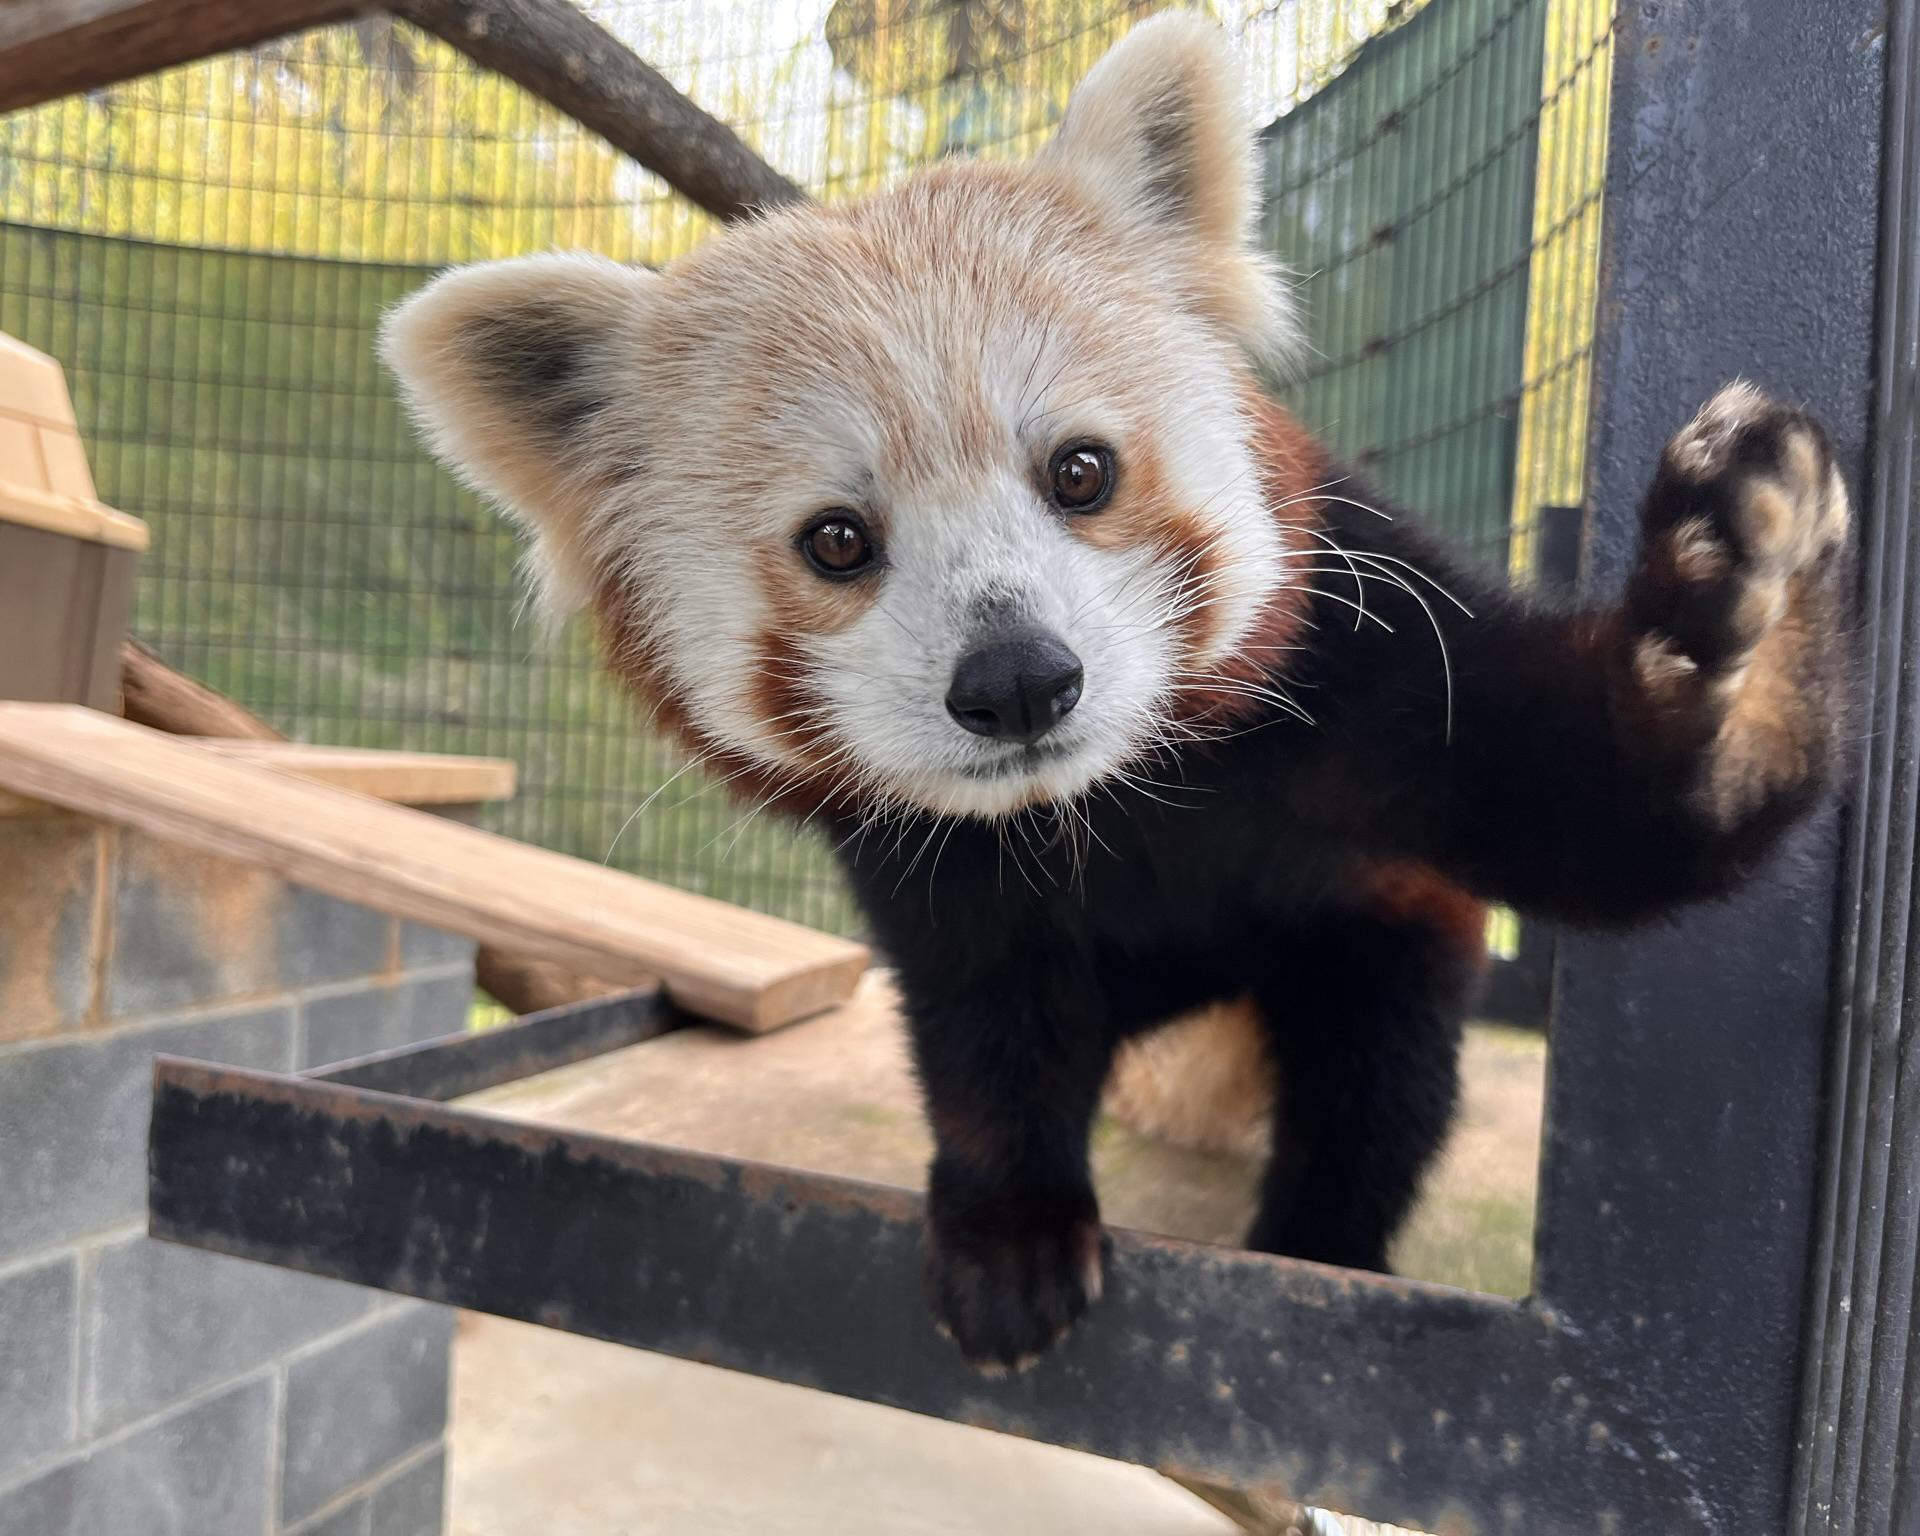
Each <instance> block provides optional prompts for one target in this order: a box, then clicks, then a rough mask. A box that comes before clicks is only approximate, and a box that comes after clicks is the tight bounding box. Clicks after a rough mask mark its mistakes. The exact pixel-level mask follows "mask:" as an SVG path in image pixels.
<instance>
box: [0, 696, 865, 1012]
mask: <svg viewBox="0 0 1920 1536" xmlns="http://www.w3.org/2000/svg"><path fill="white" fill-rule="evenodd" d="M0 790H10V791H12V792H13V793H15V794H17V795H24V796H26V797H28V798H31V799H35V800H44V801H48V802H51V803H52V804H55V805H59V806H64V807H65V808H67V809H68V810H73V811H80V812H83V813H84V814H86V815H89V816H97V817H101V818H104V819H107V820H111V821H118V822H123V823H125V824H126V825H128V826H132V827H137V828H139V829H140V830H141V831H143V832H147V833H149V834H151V835H153V836H155V837H161V838H167V839H171V840H173V841H175V842H180V843H184V844H186V845H188V846H190V847H193V848H198V849H200V850H201V851H203V852H206V853H211V854H215V855H217V856H220V857H223V858H230V859H239V860H243V861H245V862H248V863H252V864H257V865H260V866H262V867H264V868H267V869H270V870H272V871H273V872H274V873H275V874H277V875H280V876H281V877H282V878H284V879H287V880H291V881H293V882H294V883H295V884H298V885H304V886H308V887H310V888H311V889H313V890H317V891H320V892H323V893H324V894H326V895H329V896H335V897H338V898H340V899H341V900H343V901H352V902H357V903H359V904H360V905H362V906H368V907H372V908H375V909H376V910H378V911H382V912H390V913H393V914H395V915H396V916H399V917H405V918H410V919H412V920H413V921H415V922H420V923H426V924H428V925H430V926H432V927H435V928H440V929H444V930H446V931H447V932H450V933H459V934H464V935H466V936H467V937H469V938H473V939H477V940H479V941H481V942H482V943H491V944H502V945H507V946H509V947H513V948H518V949H525V950H531V951H533V952H534V953H536V954H541V955H545V956H550V957H551V958H553V959H554V960H556V961H558V962H560V963H562V964H565V965H570V966H575V967H578V968H579V969H580V970H582V971H585V972H587V973H589V974H590V975H594V976H602V977H605V978H606V979H607V980H609V981H614V982H630V983H632V984H634V985H640V984H643V983H644V982H645V981H647V980H650V979H651V978H654V977H658V978H659V979H660V980H661V981H662V982H664V983H665V985H666V988H667V992H668V995H669V996H670V997H672V998H673V1000H674V1001H675V1002H676V1003H678V1004H679V1005H680V1006H681V1007H683V1008H685V1009H687V1010H688V1011H689V1012H691V1013H697V1014H700V1015H702V1016H704V1017H706V1018H710V1019H718V1020H719V1021H721V1022H722V1023H726V1024H732V1025H734V1026H736V1027H738V1028H741V1029H746V1030H751V1031H754V1032H755V1033H759V1032H762V1031H765V1030H769V1029H776V1028H778V1027H779V1026H781V1025H782V1024H789V1023H792V1022H793V1021H794V1020H796V1019H800V1018H805V1017H806V1016H807V1015H808V1014H812V1013H817V1012H819V1011H820V1010H821V1009H823V1008H828V1007H831V1006H833V1005H834V1004H835V1003H839V1002H844V1001H845V1000H846V998H847V997H848V996H849V995H850V994H851V993H852V991H853V987H854V984H855V982H857V981H858V980H859V977H860V974H861V972H862V971H864V970H865V969H866V965H867V951H866V949H865V947H864V946H862V945H859V944H855V943H852V942H851V941H849V940H846V939H840V938H835V937H833V936H832V935H830V934H824V933H816V932H814V931H813V930H812V929H810V928H802V927H800V926H799V925H798V924H797V923H788V922H783V921H781V920H780V919H778V918H773V917H767V916H765V915H764V914H762V913H758V912H750V911H747V910H746V909H745V908H742V907H735V906H730V905H728V904H727V903H726V902H722V901H715V900H713V899H712V898H710V897H706V896H695V895H692V894H689V893H688V892H685V891H677V890H674V889H672V888H671V887H669V886H664V885H656V884H654V883H653V882H652V881H648V880H641V879H638V878H636V877H635V876H632V875H626V874H622V873H620V872H619V871H617V870H612V869H607V868H604V867H603V866H601V865H598V864H589V863H586V862H585V861H584V860H580V859H571V858H568V857H567V856H566V855H564V854H558V853H551V852H549V851H547V850H546V849H543V848H533V847H530V846H528V845H527V844H525V843H516V842H513V841H512V840H510V839H508V838H504V837H495V836H494V835H493V834H492V833H489V832H482V831H479V830H478V829H477V828H474V827H466V826H461V825H460V824H459V823H457V822H453V821H449V820H447V819H446V818H444V817H440V816H435V815H432V814H431V813H429V812H425V811H415V810H409V809H407V808H405V807H403V806H397V805H386V804H383V803H382V802H380V801H378V800H370V799H368V798H367V797H365V796H364V795H358V794H355V793H353V792H352V791H350V790H344V789H336V788H334V787H332V786H331V785H326V784H314V783H309V782H307V781H305V780H302V779H296V778H293V777H292V776H290V775H288V774H284V773H276V772H274V771H273V770H271V769H268V768H261V767H257V766H255V765H254V764H251V763H244V762H235V761H232V760H231V759H229V758H226V757H223V756H221V755H219V754H217V753H214V752H210V751H208V750H207V749H206V748H204V747H201V746H196V745H194V744H193V743H192V742H189V741H183V740H181V739H180V738H179V737H174V736H166V735H163V734H161V733H160V732H158V731H150V730H147V729H145V728H144V727H142V726H137V725H130V724H128V723H127V722H126V721H124V720H116V719H114V718H113V717H112V716H110V715H103V714H99V713H97V712H96V711H93V710H90V709H82V708H80V707H78V706H75V705H64V704H17V703H6V704H0Z"/></svg>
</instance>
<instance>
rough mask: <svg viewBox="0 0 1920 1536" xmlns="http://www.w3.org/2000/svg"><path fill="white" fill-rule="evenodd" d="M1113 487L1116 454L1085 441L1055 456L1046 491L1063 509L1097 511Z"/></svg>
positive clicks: (1067, 510)
mask: <svg viewBox="0 0 1920 1536" xmlns="http://www.w3.org/2000/svg"><path fill="white" fill-rule="evenodd" d="M1112 489H1113V454H1112V453H1111V452H1109V451H1108V450H1107V449H1105V448H1098V447H1094V446H1093V445H1091V444H1087V443H1082V444H1080V445H1079V446H1078V447H1074V448H1063V449H1061V450H1060V452H1058V453H1056V454H1055V455H1054V456H1053V464H1052V467H1051V468H1049V469H1048V471H1047V494H1048V495H1049V496H1051V497H1052V498H1053V504H1054V505H1055V506H1056V507H1058V508H1060V510H1061V511H1063V512H1096V511H1098V510H1099V509H1100V507H1101V506H1102V505H1103V504H1104V503H1105V501H1106V499H1107V495H1108V493H1109V492H1110V491H1112Z"/></svg>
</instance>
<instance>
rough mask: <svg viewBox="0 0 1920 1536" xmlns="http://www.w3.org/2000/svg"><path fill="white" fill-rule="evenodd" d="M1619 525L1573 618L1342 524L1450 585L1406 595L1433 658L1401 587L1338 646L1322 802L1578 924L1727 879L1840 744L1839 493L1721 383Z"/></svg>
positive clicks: (1804, 793)
mask: <svg viewBox="0 0 1920 1536" xmlns="http://www.w3.org/2000/svg"><path fill="white" fill-rule="evenodd" d="M1640 522H1641V528H1640V549H1639V552H1638V555H1637V557H1636V560H1635V564H1634V568H1633V571H1632V573H1631V574H1630V576H1629V577H1628V581H1627V587H1626V591H1625V593H1624V595H1623V596H1622V598H1621V601H1620V602H1619V604H1618V605H1617V606H1616V607H1614V608H1612V609H1611V610H1603V611H1594V610H1587V611H1584V612H1580V613H1572V614H1554V613H1543V612H1541V611H1539V610H1538V609H1536V608H1534V607H1532V606H1531V605H1529V604H1528V603H1526V602H1524V601H1521V600H1518V599H1515V598H1513V597H1511V596H1509V595H1508V594H1506V593H1503V592H1499V591H1495V590H1488V589H1486V588H1480V589H1477V590H1476V589H1475V588H1473V587H1472V586H1470V585H1469V584H1468V583H1469V582H1470V580H1471V578H1468V580H1467V581H1459V580H1456V573H1454V572H1452V571H1450V570H1448V569H1447V566H1446V561H1445V559H1444V556H1441V555H1439V554H1438V552H1437V551H1434V550H1433V549H1432V548H1431V547H1430V546H1425V545H1423V544H1420V543H1418V542H1416V541H1414V540H1413V539H1411V538H1410V537H1409V536H1408V535H1407V534H1406V533H1404V532H1403V531H1402V530H1399V529H1396V528H1390V527H1389V528H1384V529H1383V530H1382V531H1380V532H1375V531H1374V530H1373V529H1370V528H1368V527H1366V526H1364V525H1360V526H1358V527H1357V528H1356V529H1355V530H1354V532H1353V534H1352V535H1350V536H1349V537H1350V538H1351V539H1352V541H1353V542H1354V543H1355V544H1356V545H1359V543H1360V541H1361V540H1362V539H1368V538H1371V539H1372V540H1373V547H1375V548H1378V549H1382V550H1387V551H1388V552H1389V553H1392V554H1394V555H1395V556H1396V557H1397V558H1399V559H1400V562H1401V567H1403V568H1416V567H1417V568H1418V569H1419V570H1421V571H1424V572H1429V573H1432V572H1439V573H1440V576H1443V577H1445V578H1446V580H1445V585H1446V586H1447V587H1448V589H1449V590H1465V591H1466V592H1467V593H1468V595H1469V598H1470V601H1469V602H1468V603H1467V604H1465V605H1464V606H1463V608H1462V609H1456V610H1449V609H1448V608H1447V607H1446V606H1445V605H1444V604H1441V603H1439V602H1437V601H1436V602H1434V603H1432V604H1430V605H1429V606H1430V607H1431V608H1432V610H1433V613H1434V616H1435V625H1436V627H1437V628H1439V629H1441V630H1443V631H1444V642H1445V651H1444V659H1442V658H1440V657H1438V656H1435V655H1431V654H1429V653H1430V652H1432V651H1433V650H1434V649H1435V648H1433V647H1423V646H1422V645H1421V644H1420V643H1419V642H1420V640H1421V639H1422V638H1423V636H1422V624H1423V622H1424V620H1425V615H1424V614H1423V613H1422V612H1421V611H1420V610H1419V609H1417V608H1415V607H1414V603H1413V599H1412V598H1411V597H1409V596H1408V595H1406V594H1405V593H1403V592H1390V593H1387V594H1385V600H1384V601H1383V602H1382V603H1381V605H1380V606H1381V607H1382V608H1383V609H1384V610H1385V611H1386V617H1387V618H1388V620H1389V621H1390V622H1391V623H1392V625H1393V629H1394V632H1393V633H1392V634H1388V635H1374V634H1372V633H1371V632H1369V633H1368V634H1365V635H1356V636H1353V637H1351V638H1350V639H1349V641H1348V642H1347V652H1348V654H1346V655H1345V656H1344V657H1343V659H1342V660H1341V662H1340V666H1341V669H1342V670H1341V671H1340V672H1339V673H1338V674H1337V675H1336V676H1335V678H1334V680H1333V686H1331V687H1330V688H1328V689H1326V690H1324V691H1325V692H1326V693H1327V694H1329V695H1330V696H1331V697H1333V698H1335V699H1350V700H1351V705H1350V707H1349V708H1348V710H1347V713H1346V716H1345V718H1344V720H1342V721H1340V722H1338V725H1339V727H1340V728H1339V729H1336V730H1334V731H1330V732H1328V733H1327V736H1326V740H1327V743H1328V756H1327V758H1326V760H1325V762H1324V763H1323V765H1322V769H1323V779H1322V780H1321V782H1322V783H1324V784H1326V785H1328V786H1331V791H1330V793H1328V795H1327V802H1326V803H1328V804H1329V805H1336V806H1339V807H1341V808H1342V809H1344V811H1345V812H1346V813H1347V815H1348V816H1349V818H1350V819H1351V821H1352V822H1353V824H1354V825H1356V826H1359V827H1361V828H1362V830H1363V832H1365V833H1366V834H1368V835H1370V836H1378V837H1379V838H1380V840H1381V841H1382V842H1384V843H1385V844H1386V845H1387V847H1388V848H1389V849H1391V850H1392V851H1394V852H1398V853H1403V854H1415V855H1418V856H1419V857H1421V858H1424V859H1427V860H1428V861H1430V862H1431V863H1433V864H1434V865H1435V866H1436V867H1438V868H1439V869H1441V870H1442V871H1443V872H1445V873H1446V874H1447V875H1448V876H1449V877H1451V878H1453V879H1454V880H1456V881H1458V882H1459V883H1460V884H1462V885H1463V886H1465V887H1466V888H1468V889H1469V890H1471V891H1473V892H1474V893H1475V894H1476V895H1479V896H1482V897H1487V898H1491V899H1495V900H1501V901H1506V902H1509V903H1511V904H1512V905H1514V906H1515V907H1517V908H1520V909H1521V910H1523V911H1527V912H1532V913H1536V914H1539V915H1543V916H1552V917H1557V918H1561V919H1564V920H1568V921H1572V922H1576V923H1603V924H1614V923H1622V922H1633V921H1640V920H1643V919H1645V918H1647V917H1650V916H1653V915H1655V914H1657V913H1659V912H1661V911H1664V910H1668V909H1670V908H1672V907H1673V906H1675V905H1676V904H1678V903H1680V902H1684V901H1689V900H1697V899H1700V898H1702V897H1710V896H1716V895H1721V894H1724V893H1726V892H1728V891H1730V890H1732V889H1733V888H1734V887H1735V886H1736V885H1737V884H1738V883H1739V882H1740V880H1742V879H1744V878H1746V877H1747V876H1748V875H1750V874H1751V873H1752V872H1753V870H1754V869H1755V868H1757V866H1758V863H1759V861H1760V859H1761V858H1762V857H1763V856H1764V855H1765V854H1766V852H1767V851H1768V850H1769V849H1770V848H1771V847H1772V846H1773V845H1774V844H1775V842H1776V841H1777V840H1778V838H1779V837H1780V836H1781V834H1782V833H1784V832H1785V830H1786V829H1787V828H1788V827H1789V826H1790V825H1791V824H1792V823H1793V822H1794V821H1795V820H1796V819H1798V818H1799V817H1800V816H1802V815H1804V814H1805V813H1806V811H1807V810H1808V809H1809V808H1810V807H1811V806H1812V805H1813V804H1814V803H1815V802H1816V801H1817V800H1818V799H1819V797H1820V796H1821V795H1822V794H1823V793H1824V792H1825V791H1826V790H1827V789H1828V788H1829V787H1830V785H1831V784H1832V782H1833V780H1834V777H1835V775H1836V772H1837V769H1838V765H1839V761H1840V758H1841V754H1842V733H1843V727H1844V721H1845V718H1846V710H1847V695H1848V685H1849V672H1850V665H1851V662H1850V655H1851V648H1850V642H1849V625H1850V614H1851V603H1852V592H1851V587H1852V567H1851V561H1850V559H1849V557H1848V525H1849V512H1848V504H1847V495H1846V490H1845V487H1844V486H1843V484H1842V483H1841V479H1840V476H1839V473H1838V471H1837V469H1836V468H1835V465H1834V461H1833V457H1832V454H1831V452H1830V450H1829V448H1828V446H1827V442H1826V438H1825V435H1824V434H1823V433H1822V432H1821V430H1820V428H1819V426H1818V424H1817V423H1815V422H1814V421H1813V420H1812V419H1811V418H1810V417H1808V416H1807V415H1806V414H1805V413H1803V412H1800V411H1797V410H1793V409H1791V408H1788V407H1783V406H1778V405H1775V404H1773V403H1771V402H1769V401H1768V400H1767V399H1766V398H1765V397H1764V396H1762V395H1761V394H1760V393H1759V392H1758V391H1757V390H1755V389H1753V388H1752V387H1751V386H1748V385H1744V384H1735V385H1729V386H1728V387H1726V388H1725V389H1722V390H1721V391H1720V392H1719V393H1718V394H1717V395H1715V396H1714V397H1713V399H1712V400H1710V401H1708V403H1707V404H1706V405H1705V406H1703V407H1702V408H1701V410H1700V412H1699V414H1698V415H1697V416H1695V418H1694V419H1693V421H1692V422H1690V423H1689V424H1688V425H1687V426H1686V427H1685V428H1683V429H1682V430H1681V431H1680V432H1678V433H1677V434H1675V436H1674V437H1673V439H1672V440H1671V441H1670V442H1669V443H1668V444H1667V446H1666V449H1665V451H1664V452H1663V454H1662V455H1661V459H1660V465H1659V468H1658V470H1657V471H1656V473H1655V476H1654V480H1653V484H1652V485H1651V487H1650V488H1649V489H1648V492H1647V496H1646V499H1645V500H1644V502H1643V503H1642V507H1641V518H1640ZM1393 541H1403V543H1404V548H1402V547H1400V545H1398V544H1395V543H1394V542H1393ZM1436 579H1438V578H1436ZM1464 607H1470V608H1471V609H1472V610H1473V611H1472V613H1471V614H1468V613H1467V612H1465V611H1464ZM1409 636H1411V637H1412V639H1411V640H1409V639H1408V638H1407V637H1409ZM1410 699H1412V700H1416V701H1418V702H1417V703H1416V704H1415V705H1412V706H1410V705H1409V704H1408V703H1407V701H1408V700H1410ZM1442 719H1444V720H1445V721H1446V724H1445V725H1444V726H1442V725H1441V724H1439V723H1437V722H1439V721H1441V720H1442ZM1342 743H1348V744H1357V750H1355V749H1353V748H1352V747H1348V748H1346V749H1344V751H1345V755H1341V753H1342V751H1343V748H1342V746H1341V744H1342Z"/></svg>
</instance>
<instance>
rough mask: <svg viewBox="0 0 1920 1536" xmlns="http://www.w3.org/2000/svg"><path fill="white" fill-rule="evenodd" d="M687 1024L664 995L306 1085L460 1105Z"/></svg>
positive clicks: (524, 1025) (546, 1016)
mask: <svg viewBox="0 0 1920 1536" xmlns="http://www.w3.org/2000/svg"><path fill="white" fill-rule="evenodd" d="M686 1022H688V1018H687V1015H685V1014H682V1013H680V1012H678V1011H677V1010H676V1009H675V1008H674V1007H673V1005H672V1004H671V1003H669V1002H668V1001H667V999H666V995H665V994H664V993H663V992H662V991H661V989H660V988H658V987H647V988H643V989H641V990H638V991H633V992H619V993H615V994H614V995H612V996H610V997H601V998H595V999H593V1000H592V1001H590V1002H584V1003H569V1004H567V1005H566V1006H564V1007H560V1008H548V1009H546V1010H544V1011H542V1012H540V1013H529V1014H527V1015H525V1016H524V1017H522V1018H518V1019H515V1020H514V1021H513V1022H512V1023H510V1024H502V1025H500V1026H499V1027H498V1028H497V1029H489V1030H483V1031H480V1032H479V1033H469V1034H459V1035H441V1036H440V1037H439V1038H437V1039H434V1040H422V1041H420V1042H418V1043H417V1044H414V1045H403V1046H399V1047H397V1048H395V1049H394V1050H390V1051H378V1052H375V1053H374V1054H373V1055H370V1056H356V1057H353V1058H352V1059H351V1060H348V1061H336V1062H332V1063H330V1064H328V1065H327V1066H324V1067H315V1068H313V1069H312V1070H311V1071H309V1072H307V1073H304V1074H303V1075H304V1076H306V1077H311V1078H315V1079H318V1080H319V1081H321V1082H326V1083H338V1084H340V1085H341V1086H342V1087H347V1088H372V1089H376V1090H378V1091H379V1092H381V1093H396V1094H404V1095H406V1096H407V1097H408V1098H411V1099H430V1100H443V1099H457V1098H459V1097H460V1096H461V1095H462V1094H466V1093H478V1092H479V1091H480V1090H481V1089H483V1088H495V1087H498V1086H499V1085H500V1084H501V1083H511V1082H515V1081H517V1080H518V1079H520V1078H523V1077H532V1076H534V1075H535V1074H536V1073H540V1072H551V1071H552V1070H553V1069H554V1068H555V1067H564V1066H568V1065H570V1064H571V1063H573V1062H576V1061H585V1060H586V1059H587V1058H588V1057H590V1056H601V1055H604V1054H605V1053H606V1052H608V1051H617V1050H620V1049H621V1048H622V1047H624V1046H629V1045H639V1044H640V1043H641V1042H642V1041H645V1040H651V1039H653V1038H654V1037H655V1036H657V1035H663V1034H665V1033H666V1032H667V1031H668V1030H670V1029H678V1028H679V1027H680V1026H681V1025H682V1024H684V1023H686Z"/></svg>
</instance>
